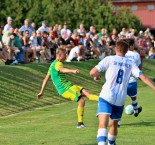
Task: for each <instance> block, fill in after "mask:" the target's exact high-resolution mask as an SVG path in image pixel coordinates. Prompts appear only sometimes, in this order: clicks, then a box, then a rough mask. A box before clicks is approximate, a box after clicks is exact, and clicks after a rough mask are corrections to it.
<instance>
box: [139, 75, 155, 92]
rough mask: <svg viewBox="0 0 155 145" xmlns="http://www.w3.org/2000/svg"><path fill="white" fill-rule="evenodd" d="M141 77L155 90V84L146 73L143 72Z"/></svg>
mask: <svg viewBox="0 0 155 145" xmlns="http://www.w3.org/2000/svg"><path fill="white" fill-rule="evenodd" d="M139 78H140V79H141V80H142V81H143V82H144V83H145V84H147V85H148V86H150V87H151V88H152V89H153V90H155V84H154V83H153V82H152V81H151V79H149V78H148V77H147V76H146V75H144V74H142V75H140V76H139Z"/></svg>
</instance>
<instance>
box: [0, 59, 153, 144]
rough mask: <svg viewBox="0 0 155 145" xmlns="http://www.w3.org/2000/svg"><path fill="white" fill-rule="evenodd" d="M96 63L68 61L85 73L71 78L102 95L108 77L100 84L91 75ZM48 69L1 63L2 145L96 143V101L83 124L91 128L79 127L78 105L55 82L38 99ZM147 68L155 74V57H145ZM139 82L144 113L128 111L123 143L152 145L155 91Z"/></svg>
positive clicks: (88, 105) (120, 137) (119, 141)
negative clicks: (54, 84)
mask: <svg viewBox="0 0 155 145" xmlns="http://www.w3.org/2000/svg"><path fill="white" fill-rule="evenodd" d="M95 64H97V61H96V60H91V61H89V62H80V63H78V62H74V63H66V64H65V65H66V66H67V67H69V68H79V69H80V70H81V74H80V75H68V76H67V77H68V79H69V80H70V81H72V82H73V83H75V84H76V83H77V84H78V85H82V86H84V87H86V88H88V89H89V90H90V91H91V92H93V93H95V94H99V92H100V90H101V86H102V83H103V80H102V81H101V82H100V83H99V84H98V83H96V82H94V81H93V80H92V78H91V77H89V71H90V69H91V68H92V67H93V66H94V65H95ZM48 67H49V64H30V65H21V66H0V115H1V118H0V145H96V144H97V143H96V133H97V127H98V120H97V118H96V117H95V114H96V110H97V103H96V102H91V101H88V100H87V99H86V108H85V116H84V122H85V124H86V125H88V128H86V129H76V123H77V115H76V107H77V103H75V102H71V101H67V100H65V99H63V98H62V97H59V96H58V94H57V92H56V90H55V88H54V87H53V85H52V83H51V82H49V83H48V86H47V89H46V91H45V94H44V97H43V98H42V99H40V100H36V98H35V95H36V94H37V93H38V91H39V90H40V87H41V83H42V80H43V78H44V76H45V74H46V72H47V70H48ZM143 68H144V69H143V70H144V72H145V73H146V74H147V75H149V76H150V78H155V60H145V62H144V66H143ZM138 84H139V91H138V100H139V104H140V105H142V106H143V112H142V113H141V114H140V115H139V117H137V118H135V117H133V116H130V115H126V114H123V118H122V126H121V127H120V128H119V134H118V139H117V144H118V145H148V144H152V143H153V142H154V136H155V117H154V116H155V112H154V102H155V98H154V97H155V93H154V92H153V91H152V90H151V89H150V88H149V87H147V86H146V85H144V84H143V83H142V82H141V81H138ZM54 104H56V105H54ZM128 104H130V99H129V97H127V101H126V105H128Z"/></svg>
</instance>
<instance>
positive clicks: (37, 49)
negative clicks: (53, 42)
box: [30, 31, 45, 61]
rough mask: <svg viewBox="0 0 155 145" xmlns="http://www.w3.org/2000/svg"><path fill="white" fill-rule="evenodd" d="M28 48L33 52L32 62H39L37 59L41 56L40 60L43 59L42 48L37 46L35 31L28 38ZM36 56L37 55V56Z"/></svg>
mask: <svg viewBox="0 0 155 145" xmlns="http://www.w3.org/2000/svg"><path fill="white" fill-rule="evenodd" d="M30 46H31V47H30V48H31V49H32V51H33V59H34V61H36V60H39V57H40V55H41V57H42V59H45V58H44V55H42V54H43V53H42V51H44V50H43V47H42V46H41V45H39V43H38V40H37V34H36V32H35V31H33V32H32V36H31V37H30ZM37 54H38V55H37Z"/></svg>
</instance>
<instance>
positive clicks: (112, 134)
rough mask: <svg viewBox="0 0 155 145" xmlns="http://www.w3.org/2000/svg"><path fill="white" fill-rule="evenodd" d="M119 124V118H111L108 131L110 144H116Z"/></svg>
mask: <svg viewBox="0 0 155 145" xmlns="http://www.w3.org/2000/svg"><path fill="white" fill-rule="evenodd" d="M117 124H118V120H110V123H109V126H110V129H109V132H108V145H115V144H116V137H117V132H118V129H117Z"/></svg>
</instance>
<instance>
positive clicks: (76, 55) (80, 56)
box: [66, 43, 85, 62]
mask: <svg viewBox="0 0 155 145" xmlns="http://www.w3.org/2000/svg"><path fill="white" fill-rule="evenodd" d="M82 49H84V46H83V45H82V43H79V44H78V45H77V46H75V47H74V48H72V49H71V51H70V53H69V55H68V58H67V60H66V61H67V62H71V61H73V60H75V61H81V60H85V54H84V51H82ZM80 52H81V53H80Z"/></svg>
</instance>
